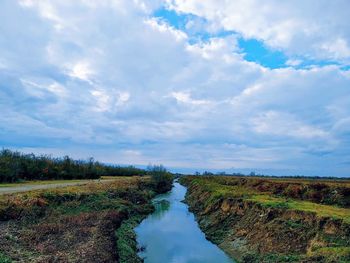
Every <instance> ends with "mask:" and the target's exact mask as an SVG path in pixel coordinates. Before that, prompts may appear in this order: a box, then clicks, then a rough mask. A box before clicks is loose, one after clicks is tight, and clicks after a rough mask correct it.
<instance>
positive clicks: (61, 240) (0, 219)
mask: <svg viewBox="0 0 350 263" xmlns="http://www.w3.org/2000/svg"><path fill="white" fill-rule="evenodd" d="M154 196H155V192H154V187H153V185H152V183H151V182H150V179H149V178H141V177H121V178H117V179H115V180H113V181H111V182H109V183H98V182H94V183H89V184H87V185H80V186H70V187H65V188H59V189H46V190H40V191H33V192H26V193H21V194H13V195H4V196H1V198H0V262H126V261H127V262H140V261H139V259H138V258H137V255H136V242H135V236H134V233H133V230H132V228H133V226H134V225H135V224H137V222H139V221H140V220H142V218H144V217H145V216H147V215H148V214H149V213H151V212H152V211H153V209H154V208H153V206H152V204H151V202H150V201H151V199H152V198H153V197H154Z"/></svg>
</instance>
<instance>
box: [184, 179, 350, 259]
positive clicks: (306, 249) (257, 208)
mask: <svg viewBox="0 0 350 263" xmlns="http://www.w3.org/2000/svg"><path fill="white" fill-rule="evenodd" d="M214 180H215V181H214ZM234 180H236V179H234ZM237 180H238V181H237V182H232V181H230V183H229V184H228V183H227V182H225V183H224V184H222V182H219V181H217V180H216V179H212V178H198V177H197V178H196V177H186V178H182V179H181V183H182V184H184V185H185V186H187V187H188V192H187V195H186V202H187V204H188V205H189V207H190V209H191V210H192V211H193V212H194V214H195V215H196V217H197V220H198V223H199V225H200V227H201V228H202V230H203V231H204V232H205V233H206V235H207V238H208V239H209V240H211V241H213V242H214V243H216V244H218V245H219V246H220V247H221V248H222V249H223V250H225V251H226V252H227V253H228V254H229V255H231V256H232V257H233V258H234V259H236V260H237V261H239V262H350V250H349V246H350V225H349V223H348V222H347V216H349V214H348V212H349V211H348V209H347V208H339V209H340V210H339V211H338V208H334V209H335V210H334V211H335V212H337V214H338V213H339V215H340V216H338V217H330V216H323V214H324V213H326V212H322V211H321V212H320V213H318V212H314V211H302V210H298V209H294V208H293V209H292V208H291V207H289V206H291V205H289V203H290V202H300V203H297V205H299V206H297V205H296V204H294V203H291V204H293V205H294V206H296V207H303V206H305V205H306V204H307V205H310V204H311V205H313V203H310V202H306V201H301V200H299V201H298V200H294V201H288V200H287V201H285V205H284V203H283V202H282V201H281V200H284V199H281V200H280V199H277V197H276V198H275V199H272V200H273V202H266V200H265V199H266V198H267V197H266V196H268V192H267V191H265V192H263V193H261V192H259V191H257V190H256V189H255V188H254V189H253V188H252V187H248V186H247V183H245V182H243V183H242V182H240V181H239V180H240V179H237ZM244 180H246V179H244ZM257 183H259V182H257ZM230 184H231V185H233V186H232V187H231V186H229V185H230ZM265 184H266V183H265ZM230 187H231V188H230ZM259 194H261V195H259ZM269 194H270V195H272V193H269ZM264 198H265V199H264ZM271 198H272V197H271ZM260 199H261V201H260V202H259V200H260ZM301 205H303V206H301ZM327 208H331V207H328V206H324V205H320V204H314V209H315V211H317V209H327ZM332 211H333V210H331V212H332ZM340 212H344V215H343V214H341V213H340ZM341 217H343V218H341Z"/></svg>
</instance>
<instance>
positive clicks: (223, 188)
mask: <svg viewBox="0 0 350 263" xmlns="http://www.w3.org/2000/svg"><path fill="white" fill-rule="evenodd" d="M233 180H236V179H235V178H233ZM275 180H276V179H275ZM278 180H279V181H280V182H283V180H282V179H278ZM290 181H291V179H288V180H287V182H290ZM299 181H300V180H299ZM193 182H194V183H197V184H200V185H202V187H203V188H205V189H206V190H207V191H210V192H211V193H212V195H211V196H212V197H213V198H221V197H224V198H229V197H244V198H245V199H246V200H250V201H253V202H257V203H260V204H262V205H265V206H269V207H280V208H288V209H294V210H300V211H307V212H312V213H316V214H317V215H319V216H321V217H333V218H338V219H342V220H344V221H346V222H348V223H350V209H347V208H342V207H338V206H333V205H323V204H318V203H314V202H310V201H305V200H298V199H292V198H286V197H284V196H278V195H273V193H271V192H268V191H258V190H256V189H254V188H252V187H249V186H245V185H225V184H222V183H220V180H216V179H215V178H213V179H210V180H208V179H207V178H193ZM301 183H302V182H301ZM346 184H349V183H348V182H345V185H346ZM342 186H343V185H342ZM349 188H350V186H349Z"/></svg>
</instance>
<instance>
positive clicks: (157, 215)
mask: <svg viewBox="0 0 350 263" xmlns="http://www.w3.org/2000/svg"><path fill="white" fill-rule="evenodd" d="M185 194H186V187H184V186H182V185H180V184H179V183H177V182H175V183H174V187H173V188H172V190H171V191H170V192H169V193H166V194H162V195H159V196H157V197H156V198H155V199H154V200H153V202H154V205H155V208H156V209H155V211H154V213H153V214H151V215H149V216H148V217H147V218H146V219H145V220H143V221H142V223H141V224H140V225H139V226H137V227H136V228H135V232H136V235H137V242H138V245H139V247H142V248H144V249H141V252H139V256H140V257H141V258H143V259H144V260H145V262H146V263H164V262H176V263H197V262H198V263H206V262H208V263H209V262H211V263H212V262H218V263H226V262H227V263H228V262H231V263H232V262H233V260H231V259H230V258H229V257H228V256H227V255H226V254H225V253H224V252H223V251H222V250H220V249H219V248H218V247H217V246H216V245H214V244H213V243H211V242H210V241H208V240H207V239H206V238H205V235H204V233H203V232H202V231H201V230H200V228H199V227H198V224H197V222H196V220H195V218H194V215H193V214H192V213H191V212H189V210H188V206H187V205H186V204H184V203H183V202H181V201H182V200H183V199H184V198H185Z"/></svg>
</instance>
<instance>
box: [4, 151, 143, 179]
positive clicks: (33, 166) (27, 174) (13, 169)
mask: <svg viewBox="0 0 350 263" xmlns="http://www.w3.org/2000/svg"><path fill="white" fill-rule="evenodd" d="M146 174H148V172H147V171H146V170H144V169H139V168H136V167H134V166H127V167H124V166H115V165H106V164H102V163H100V162H97V161H95V160H94V159H93V158H90V159H88V160H74V159H72V158H70V157H69V156H65V157H62V158H53V157H51V156H49V155H39V156H36V155H34V154H24V153H20V152H17V151H11V150H8V149H3V150H1V151H0V182H9V183H11V182H19V181H27V180H59V179H65V180H66V179H97V178H100V177H101V176H134V175H138V176H142V175H146Z"/></svg>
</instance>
